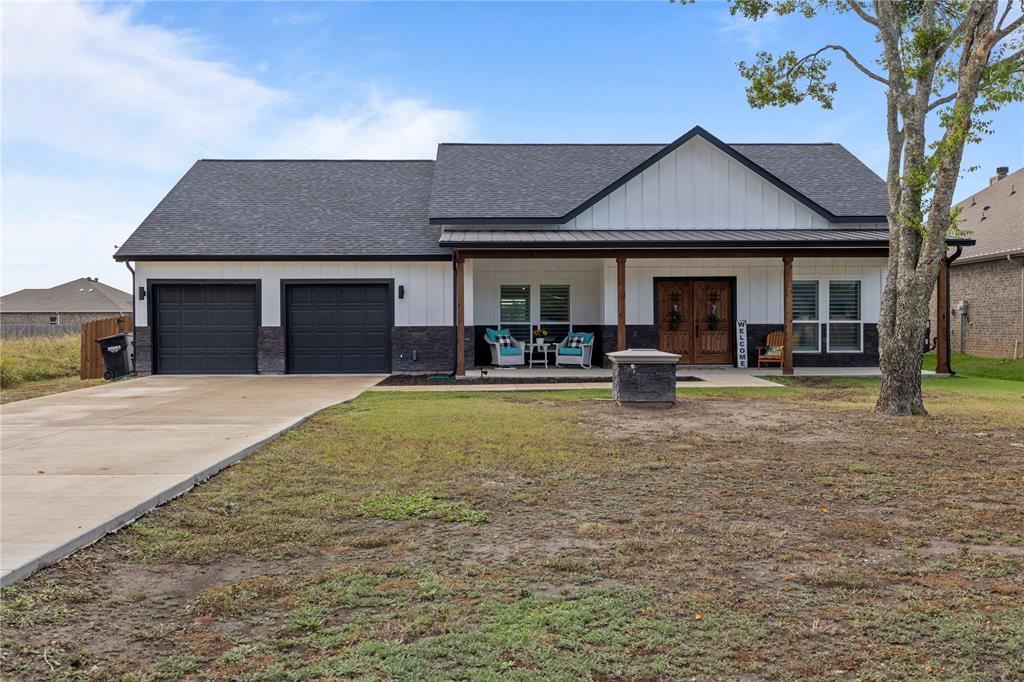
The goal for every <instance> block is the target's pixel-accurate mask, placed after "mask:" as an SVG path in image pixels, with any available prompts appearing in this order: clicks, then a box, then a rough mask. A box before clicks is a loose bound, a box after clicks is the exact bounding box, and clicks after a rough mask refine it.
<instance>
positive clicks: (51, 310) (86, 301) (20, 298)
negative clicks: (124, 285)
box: [0, 277, 132, 327]
mask: <svg viewBox="0 0 1024 682" xmlns="http://www.w3.org/2000/svg"><path fill="white" fill-rule="evenodd" d="M131 310H132V295H131V294H129V293H127V292H125V291H121V290H120V289H116V288H114V287H112V286H110V285H109V284H104V283H103V282H101V281H99V279H97V278H95V277H80V278H79V279H73V280H71V281H70V282H65V283H64V284H58V285H57V286H55V287H51V288H49V289H22V290H21V291H15V292H14V293H11V294H7V295H6V296H4V297H3V298H0V323H2V324H3V325H4V326H9V325H55V326H73V327H77V326H80V325H81V324H82V323H83V322H89V321H91V320H99V319H102V318H105V317H113V316H115V315H123V314H125V313H130V312H131Z"/></svg>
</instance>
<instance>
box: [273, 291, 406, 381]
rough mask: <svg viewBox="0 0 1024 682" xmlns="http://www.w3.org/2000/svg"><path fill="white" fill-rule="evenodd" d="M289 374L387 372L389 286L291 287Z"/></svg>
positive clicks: (389, 321) (289, 297) (289, 301)
mask: <svg viewBox="0 0 1024 682" xmlns="http://www.w3.org/2000/svg"><path fill="white" fill-rule="evenodd" d="M286 308H287V326H288V371H289V372H294V373H297V374H344V373H377V372H390V371H391V289H390V287H389V286H388V285H387V284H383V283H382V284H356V283H352V284H289V285H288V286H287V295H286Z"/></svg>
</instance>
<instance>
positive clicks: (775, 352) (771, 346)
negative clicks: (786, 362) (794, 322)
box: [757, 332, 786, 368]
mask: <svg viewBox="0 0 1024 682" xmlns="http://www.w3.org/2000/svg"><path fill="white" fill-rule="evenodd" d="M765 344H766V345H764V346H758V347H757V366H758V368H760V367H761V364H762V363H764V364H775V365H778V366H779V367H782V357H783V355H785V351H784V348H783V347H784V346H785V344H786V333H785V332H772V333H770V334H769V335H768V339H767V340H766V341H765Z"/></svg>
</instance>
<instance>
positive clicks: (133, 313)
mask: <svg viewBox="0 0 1024 682" xmlns="http://www.w3.org/2000/svg"><path fill="white" fill-rule="evenodd" d="M124 266H125V267H126V268H128V272H130V273H132V348H134V347H135V319H136V315H135V296H136V295H137V294H138V292H137V291H136V289H135V268H133V267H132V264H131V263H129V262H128V261H125V262H124ZM132 374H135V353H134V352H133V353H132Z"/></svg>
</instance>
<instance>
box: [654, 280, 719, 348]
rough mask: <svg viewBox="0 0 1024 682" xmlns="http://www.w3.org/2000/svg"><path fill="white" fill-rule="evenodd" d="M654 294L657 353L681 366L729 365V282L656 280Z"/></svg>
mask: <svg viewBox="0 0 1024 682" xmlns="http://www.w3.org/2000/svg"><path fill="white" fill-rule="evenodd" d="M654 294H655V300H656V305H655V312H656V314H657V316H658V317H657V320H655V323H656V324H657V327H658V350H663V351H666V352H668V353H678V354H679V356H680V357H679V362H680V363H681V364H684V365H723V364H729V363H731V362H732V342H733V341H732V339H733V333H732V327H733V322H734V320H733V319H732V307H733V306H732V297H733V295H734V293H733V283H732V280H705V279H672V280H658V281H657V282H656V284H655V287H654Z"/></svg>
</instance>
